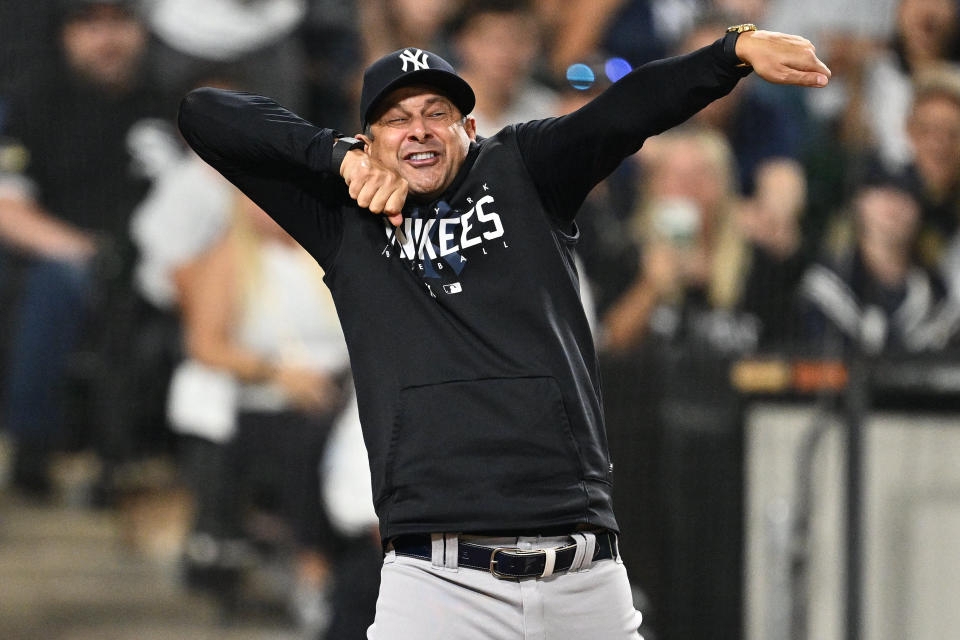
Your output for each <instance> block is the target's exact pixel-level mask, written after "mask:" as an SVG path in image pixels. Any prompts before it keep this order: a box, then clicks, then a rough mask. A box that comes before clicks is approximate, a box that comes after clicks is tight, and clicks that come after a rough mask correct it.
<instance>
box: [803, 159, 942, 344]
mask: <svg viewBox="0 0 960 640" xmlns="http://www.w3.org/2000/svg"><path fill="white" fill-rule="evenodd" d="M850 205H851V209H852V214H853V215H852V217H853V223H854V225H855V228H854V230H853V231H854V232H853V234H852V235H853V236H854V237H853V238H852V239H851V241H850V243H849V245H848V246H846V247H838V248H837V250H835V251H834V252H833V255H828V256H826V258H825V259H824V260H822V261H821V262H820V263H817V264H814V265H812V266H810V267H809V268H808V269H807V271H806V273H805V274H804V277H803V280H802V282H801V287H800V294H801V301H800V304H801V311H802V320H803V324H804V327H803V328H804V330H805V333H806V337H807V339H809V340H810V341H811V343H812V344H813V345H816V346H820V347H821V348H822V346H824V345H826V346H829V345H830V344H831V342H830V341H833V345H834V346H835V347H837V348H840V347H843V348H844V349H850V350H860V351H862V352H864V353H867V354H871V355H875V354H879V353H882V352H883V353H901V354H902V353H918V352H924V351H939V350H942V349H944V348H946V347H947V346H948V345H950V344H951V343H954V342H955V336H956V334H957V331H958V330H960V304H958V302H957V300H956V299H955V297H954V296H951V295H948V292H947V290H946V288H945V285H944V283H943V281H941V279H940V278H939V277H938V276H937V275H936V274H935V273H933V272H931V271H930V270H928V269H925V268H924V267H923V265H922V264H920V262H919V260H918V259H917V256H916V253H915V251H914V247H915V246H916V238H917V233H918V231H919V229H920V224H921V214H920V203H919V202H918V200H917V197H916V194H915V192H914V190H913V189H912V185H911V184H910V181H909V180H905V179H904V178H903V177H901V176H898V175H895V174H889V173H886V172H884V171H876V172H874V173H872V174H870V175H867V176H866V177H865V179H864V181H863V183H862V184H861V185H859V187H858V188H857V190H856V192H855V193H854V197H853V200H852V202H851V203H850Z"/></svg>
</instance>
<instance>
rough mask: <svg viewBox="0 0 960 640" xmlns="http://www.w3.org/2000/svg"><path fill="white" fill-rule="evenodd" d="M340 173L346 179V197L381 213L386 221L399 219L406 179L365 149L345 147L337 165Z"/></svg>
mask: <svg viewBox="0 0 960 640" xmlns="http://www.w3.org/2000/svg"><path fill="white" fill-rule="evenodd" d="M340 175H341V176H343V181H344V182H346V183H347V187H348V188H349V191H350V197H351V198H353V199H354V200H356V201H357V204H358V205H360V206H361V207H364V208H365V209H369V210H370V211H371V212H373V213H382V214H384V215H385V216H387V217H388V218H389V219H390V224H392V225H393V226H398V225H399V224H400V223H401V222H403V215H402V213H401V212H402V211H403V203H404V202H406V200H407V181H406V180H404V179H403V178H401V177H400V175H399V174H398V173H397V172H396V171H393V170H392V169H388V168H387V167H385V166H384V165H383V163H381V162H379V161H377V160H374V159H373V158H371V157H370V156H369V155H367V153H366V152H364V151H360V150H359V149H354V150H352V151H348V152H347V155H346V157H345V158H344V159H343V163H342V164H341V165H340Z"/></svg>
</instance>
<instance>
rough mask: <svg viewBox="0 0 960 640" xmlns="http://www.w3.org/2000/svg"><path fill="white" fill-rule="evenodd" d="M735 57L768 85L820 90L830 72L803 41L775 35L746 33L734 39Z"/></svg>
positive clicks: (754, 32) (828, 77) (798, 38)
mask: <svg viewBox="0 0 960 640" xmlns="http://www.w3.org/2000/svg"><path fill="white" fill-rule="evenodd" d="M736 53H737V57H738V58H740V59H741V60H743V61H744V62H746V63H747V64H749V65H750V66H752V67H753V70H754V71H755V72H756V73H757V75H759V76H760V77H761V78H763V79H764V80H766V81H767V82H773V83H775V84H796V85H800V86H802V87H822V86H824V85H826V84H827V82H828V81H829V80H830V75H831V73H830V69H828V68H827V65H825V64H823V62H821V61H820V59H819V58H817V54H816V51H815V49H814V46H813V44H811V42H810V41H809V40H807V39H806V38H801V37H800V36H792V35H789V34H786V33H777V32H775V31H745V32H743V33H741V34H740V37H739V38H737V46H736Z"/></svg>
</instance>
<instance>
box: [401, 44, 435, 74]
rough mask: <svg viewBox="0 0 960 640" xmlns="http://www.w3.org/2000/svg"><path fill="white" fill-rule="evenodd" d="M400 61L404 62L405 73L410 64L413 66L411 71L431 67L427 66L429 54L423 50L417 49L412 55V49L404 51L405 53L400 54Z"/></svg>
mask: <svg viewBox="0 0 960 640" xmlns="http://www.w3.org/2000/svg"><path fill="white" fill-rule="evenodd" d="M400 60H402V61H403V71H406V70H407V63H408V62H409V63H410V64H412V65H413V68H412V69H410V70H411V71H418V70H420V69H429V68H430V66H429V65H428V64H427V54H426V53H424V52H423V51H422V50H421V49H417V50H416V51H415V52H412V53H411V51H410V49H404V50H403V52H401V53H400Z"/></svg>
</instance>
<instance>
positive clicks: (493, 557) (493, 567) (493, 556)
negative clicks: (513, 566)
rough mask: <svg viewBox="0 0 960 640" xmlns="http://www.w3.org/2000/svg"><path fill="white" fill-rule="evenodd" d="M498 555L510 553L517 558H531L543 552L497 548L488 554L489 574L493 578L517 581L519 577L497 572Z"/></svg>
mask: <svg viewBox="0 0 960 640" xmlns="http://www.w3.org/2000/svg"><path fill="white" fill-rule="evenodd" d="M498 553H511V554H513V555H518V556H532V555H536V554H538V553H543V551H539V550H538V551H524V550H523V549H514V548H511V547H497V548H496V549H494V550H493V552H492V553H491V554H490V573H492V574H493V576H494V577H495V578H499V579H500V580H517V579H518V578H520V577H521V576H509V575H507V574H505V573H500V572H499V571H497V568H496V565H497V554H498Z"/></svg>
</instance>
